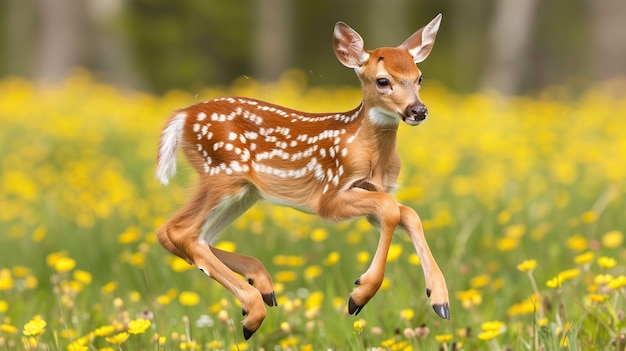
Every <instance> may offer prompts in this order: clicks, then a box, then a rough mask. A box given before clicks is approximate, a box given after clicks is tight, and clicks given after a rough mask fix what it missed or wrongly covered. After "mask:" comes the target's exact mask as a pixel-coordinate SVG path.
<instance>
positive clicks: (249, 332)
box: [243, 325, 256, 340]
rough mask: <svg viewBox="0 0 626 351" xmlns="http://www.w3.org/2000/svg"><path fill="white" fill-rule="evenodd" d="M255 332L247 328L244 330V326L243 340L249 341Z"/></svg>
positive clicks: (244, 327)
mask: <svg viewBox="0 0 626 351" xmlns="http://www.w3.org/2000/svg"><path fill="white" fill-rule="evenodd" d="M255 331H256V330H250V329H248V328H246V326H245V325H244V326H243V338H244V339H246V340H248V339H250V337H251V336H252V334H254V332H255Z"/></svg>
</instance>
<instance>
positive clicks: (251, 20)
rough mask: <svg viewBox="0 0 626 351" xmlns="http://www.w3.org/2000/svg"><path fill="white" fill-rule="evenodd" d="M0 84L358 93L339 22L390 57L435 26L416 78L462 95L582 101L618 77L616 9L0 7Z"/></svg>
mask: <svg viewBox="0 0 626 351" xmlns="http://www.w3.org/2000/svg"><path fill="white" fill-rule="evenodd" d="M0 4H1V5H0V28H2V35H1V36H0V76H20V77H25V78H30V79H35V80H37V81H43V82H48V83H55V82H59V81H62V80H63V79H64V78H65V77H66V76H67V75H69V74H71V72H72V70H73V69H74V68H76V67H83V68H86V69H88V70H89V71H91V72H94V74H96V75H97V77H98V79H99V80H102V81H104V82H110V83H114V84H117V85H120V86H123V87H128V88H132V89H139V90H143V91H148V92H153V93H162V92H164V91H167V90H170V89H183V90H188V91H193V90H194V89H199V88H200V87H203V86H215V85H228V84H230V83H231V82H232V81H233V80H234V79H236V78H237V77H242V76H245V77H249V78H253V79H257V80H261V81H273V80H276V79H277V78H278V77H279V76H280V75H281V74H282V73H283V72H284V71H285V70H286V69H289V68H298V69H301V70H303V71H304V72H306V73H307V74H308V76H309V78H308V81H309V84H311V85H315V86H318V85H322V86H323V85H342V84H348V85H357V84H358V81H357V80H356V78H355V77H354V73H353V72H351V70H349V69H345V68H344V67H343V66H341V64H339V63H338V62H337V61H336V59H335V57H334V54H333V51H332V48H331V42H332V41H331V38H332V29H333V25H334V23H335V22H336V21H338V20H342V21H345V22H346V23H348V24H349V25H350V26H352V27H353V28H354V29H356V30H357V31H358V32H359V33H360V34H361V35H362V36H363V38H364V39H365V44H366V46H367V47H369V48H375V47H379V46H394V45H397V44H400V43H401V42H402V41H404V39H406V38H407V37H408V36H409V35H410V34H412V33H413V32H415V31H416V30H417V29H419V28H421V27H422V26H423V25H425V24H426V23H427V22H428V21H430V20H431V19H432V18H433V17H434V16H435V15H436V14H437V13H439V12H441V13H443V22H442V26H441V29H440V31H439V35H438V37H437V43H436V45H435V50H434V51H433V53H432V54H431V56H430V58H429V60H427V61H426V62H424V63H422V64H421V65H420V68H421V69H422V70H423V71H424V74H425V77H426V78H427V79H431V80H433V81H439V82H441V83H443V84H444V85H445V86H446V87H447V88H448V89H450V90H452V91H456V92H460V93H467V92H473V91H479V90H485V89H486V90H496V91H499V92H500V93H502V94H506V95H511V94H525V93H532V92H534V91H537V90H539V89H542V88H544V87H546V86H550V85H554V84H559V85H561V84H565V85H568V86H569V87H571V88H572V89H574V90H582V89H584V88H585V87H587V86H588V85H589V84H591V83H593V82H595V81H601V80H607V79H611V78H615V77H620V76H622V77H623V76H626V20H625V19H626V1H624V0H551V1H540V0H523V1H511V0H473V1H467V0H447V1H441V0H439V1H435V0H420V1H417V0H384V1H383V0H340V1H336V0H335V1H331V0H316V1H302V0H229V1H206V0H188V1H170V0H30V1H28V0H1V1H0Z"/></svg>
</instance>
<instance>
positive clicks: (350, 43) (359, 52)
mask: <svg viewBox="0 0 626 351" xmlns="http://www.w3.org/2000/svg"><path fill="white" fill-rule="evenodd" d="M333 49H334V50H335V55H336V56H337V59H338V60H339V62H341V63H342V64H343V65H344V66H346V67H350V68H358V67H361V66H363V64H365V62H367V59H369V57H370V54H369V53H368V52H367V50H365V45H364V43H363V38H361V36H360V35H359V33H357V32H356V31H355V30H354V29H352V28H350V27H348V25H347V24H345V23H343V22H337V24H335V30H334V32H333Z"/></svg>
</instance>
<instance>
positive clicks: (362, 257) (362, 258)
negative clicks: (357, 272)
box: [356, 251, 371, 264]
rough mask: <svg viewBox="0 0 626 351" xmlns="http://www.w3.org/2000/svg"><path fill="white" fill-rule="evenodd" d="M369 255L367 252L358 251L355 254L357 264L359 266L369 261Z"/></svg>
mask: <svg viewBox="0 0 626 351" xmlns="http://www.w3.org/2000/svg"><path fill="white" fill-rule="evenodd" d="M370 257H371V255H370V253H369V252H367V251H359V253H357V255H356V260H357V262H359V263H360V264H366V263H367V262H369V261H370Z"/></svg>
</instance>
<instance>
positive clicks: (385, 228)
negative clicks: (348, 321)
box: [319, 188, 400, 314]
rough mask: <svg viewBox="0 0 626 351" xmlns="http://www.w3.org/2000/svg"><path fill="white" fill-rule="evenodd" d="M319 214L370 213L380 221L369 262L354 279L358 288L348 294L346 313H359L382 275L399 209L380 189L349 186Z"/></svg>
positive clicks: (348, 215)
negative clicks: (377, 239)
mask: <svg viewBox="0 0 626 351" xmlns="http://www.w3.org/2000/svg"><path fill="white" fill-rule="evenodd" d="M319 214H320V216H322V217H324V218H327V219H332V220H345V219H350V218H354V217H359V216H364V215H367V216H372V217H374V218H375V219H376V220H377V221H378V222H379V223H380V229H381V232H380V239H379V241H378V247H377V248H376V253H375V254H374V258H373V259H372V262H371V264H370V266H369V268H368V269H367V271H365V273H363V274H362V275H361V277H360V278H359V279H357V280H356V282H355V284H357V285H358V286H357V288H356V289H354V291H353V292H352V294H350V300H349V302H348V312H349V313H350V314H358V313H359V312H361V309H362V308H363V306H365V304H366V303H367V302H368V301H369V300H370V299H371V298H372V297H373V296H374V294H376V292H377V291H378V289H379V288H380V286H381V284H382V282H383V278H384V276H385V265H386V262H387V253H388V252H389V246H390V245H391V238H392V237H393V232H394V230H395V228H396V226H397V225H398V223H399V222H400V208H399V207H398V203H397V202H396V200H395V199H394V198H393V197H392V196H391V195H389V194H387V193H383V192H374V191H367V190H364V189H361V188H351V189H349V190H347V191H345V192H343V193H339V194H336V195H335V197H333V198H331V199H330V200H328V201H326V202H325V203H324V205H323V206H322V208H321V209H320V211H319Z"/></svg>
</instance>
